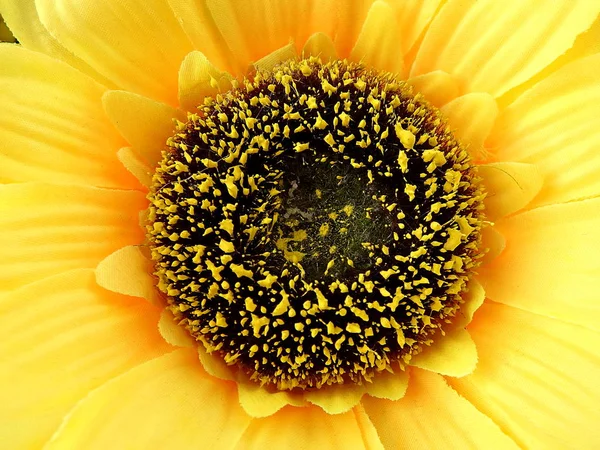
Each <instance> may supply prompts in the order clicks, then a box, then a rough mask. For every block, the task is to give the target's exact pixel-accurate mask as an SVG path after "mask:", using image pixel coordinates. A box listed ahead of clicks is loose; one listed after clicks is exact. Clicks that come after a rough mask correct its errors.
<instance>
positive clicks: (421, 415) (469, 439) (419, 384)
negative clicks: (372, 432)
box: [363, 370, 531, 450]
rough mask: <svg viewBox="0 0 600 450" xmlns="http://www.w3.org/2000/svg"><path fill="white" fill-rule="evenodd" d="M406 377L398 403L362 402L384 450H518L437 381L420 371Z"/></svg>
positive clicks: (493, 425)
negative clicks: (407, 382) (481, 449)
mask: <svg viewBox="0 0 600 450" xmlns="http://www.w3.org/2000/svg"><path fill="white" fill-rule="evenodd" d="M410 375H411V376H410V383H409V386H408V392H407V393H406V397H404V398H403V399H401V400H398V401H395V402H392V401H389V400H379V399H374V398H366V399H365V400H363V404H364V407H365V410H366V411H367V414H368V415H369V417H370V418H371V421H372V422H373V424H374V425H375V428H376V429H377V431H378V432H379V436H380V437H381V440H382V442H383V444H384V446H385V448H386V449H387V448H389V449H406V450H422V449H432V450H436V449H440V450H442V449H467V448H473V449H475V448H485V449H493V450H499V449H515V450H516V449H517V448H518V447H517V445H516V444H515V443H514V442H512V441H511V440H510V439H509V438H508V437H507V436H506V435H505V434H503V433H502V431H501V430H500V428H498V426H497V425H496V424H494V422H492V421H491V420H490V418H489V417H487V416H485V415H484V414H482V413H480V412H479V411H478V410H477V409H476V408H475V407H474V406H473V405H472V404H471V403H469V402H468V401H466V400H465V399H464V398H462V397H461V396H459V395H458V394H457V393H456V392H455V391H454V390H452V388H450V387H449V386H448V385H447V384H446V382H445V381H444V379H443V378H442V377H441V376H439V375H437V374H434V373H430V372H426V371H422V370H413V371H411V374H410ZM527 424H531V422H527Z"/></svg>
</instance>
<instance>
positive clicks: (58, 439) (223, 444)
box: [46, 349, 250, 450]
mask: <svg viewBox="0 0 600 450" xmlns="http://www.w3.org/2000/svg"><path fill="white" fill-rule="evenodd" d="M236 396H237V393H236V391H235V384H233V383H225V382H222V381H220V380H216V379H214V378H212V377H211V376H209V375H207V374H206V373H205V372H204V371H203V370H202V367H200V364H199V363H198V359H197V358H196V355H195V352H194V351H193V350H191V349H181V350H176V351H174V352H172V353H169V354H167V355H164V356H161V357H160V358H156V359H154V360H152V361H149V362H147V363H145V364H142V365H140V366H138V367H136V368H135V369H132V370H130V371H129V372H127V373H125V374H124V375H121V376H120V377H118V378H115V379H114V380H112V381H110V382H108V383H106V384H104V385H103V386H101V387H100V388H98V389H96V390H95V391H93V392H92V393H90V394H89V395H88V396H87V397H86V398H85V399H83V400H82V401H81V402H80V403H79V404H78V405H77V406H76V407H75V408H74V409H73V410H72V411H71V413H70V414H69V415H68V417H67V418H66V419H65V421H64V422H63V425H62V427H61V428H60V429H59V430H58V431H57V433H56V434H55V435H54V437H53V439H52V440H51V441H50V442H49V443H48V445H47V446H46V448H47V449H48V450H55V449H66V448H85V449H89V450H94V449H100V450H105V449H107V448H119V449H129V448H139V449H146V448H173V449H179V448H181V449H185V448H207V447H206V446H207V444H208V445H209V447H210V448H214V449H231V448H233V447H234V445H235V443H236V442H237V441H238V440H239V439H240V436H241V435H242V434H243V433H244V431H245V429H246V427H247V426H248V424H249V422H250V418H249V417H248V416H247V415H246V414H244V412H243V411H242V409H241V408H240V407H239V406H238V405H237V401H236ZM136 430H137V431H139V432H136Z"/></svg>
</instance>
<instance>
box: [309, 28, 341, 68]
mask: <svg viewBox="0 0 600 450" xmlns="http://www.w3.org/2000/svg"><path fill="white" fill-rule="evenodd" d="M302 55H303V57H304V58H308V57H309V56H316V57H318V58H321V61H323V62H327V61H330V60H332V59H336V58H337V52H336V50H335V46H334V45H333V41H332V40H331V38H330V37H329V36H327V35H326V34H324V33H315V34H313V35H312V36H311V37H309V38H308V40H307V41H306V43H305V44H304V47H303V48H302Z"/></svg>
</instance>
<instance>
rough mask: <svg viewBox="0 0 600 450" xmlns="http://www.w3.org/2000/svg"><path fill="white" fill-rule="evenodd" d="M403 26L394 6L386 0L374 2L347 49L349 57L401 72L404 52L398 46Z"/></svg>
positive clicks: (380, 67)
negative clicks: (356, 35) (350, 50)
mask: <svg viewBox="0 0 600 450" xmlns="http://www.w3.org/2000/svg"><path fill="white" fill-rule="evenodd" d="M401 43H402V30H401V28H400V24H399V23H398V21H397V20H396V17H395V14H394V10H393V9H392V8H391V6H390V5H388V4H387V3H386V2H384V1H382V0H379V1H376V2H375V3H373V5H372V6H371V9H369V12H368V14H367V18H366V19H365V22H364V24H363V27H362V29H361V31H360V34H359V35H358V39H357V40H356V44H355V45H354V48H353V49H352V52H351V53H350V60H352V61H356V62H363V63H365V64H367V65H368V66H371V67H375V68H377V69H380V70H386V71H388V72H392V73H396V74H402V73H403V72H404V55H403V54H402V50H401V48H400V46H401Z"/></svg>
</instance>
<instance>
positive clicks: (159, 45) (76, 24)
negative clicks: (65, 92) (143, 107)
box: [36, 0, 193, 105]
mask: <svg viewBox="0 0 600 450" xmlns="http://www.w3.org/2000/svg"><path fill="white" fill-rule="evenodd" d="M36 7H37V11H38V14H39V17H40V19H41V22H42V23H43V24H44V26H45V27H46V29H47V30H48V31H49V32H50V34H51V35H52V36H53V37H54V38H56V39H57V40H58V41H59V42H60V44H62V45H63V46H64V47H65V48H66V49H67V50H68V51H70V52H72V53H73V54H74V55H75V56H77V57H78V58H80V59H81V60H83V61H84V62H85V63H86V64H88V65H89V66H90V67H92V68H93V69H94V70H96V71H97V72H98V73H100V74H101V75H102V76H103V77H105V78H107V79H108V80H110V81H111V83H113V84H114V85H116V86H117V87H118V88H120V89H125V90H129V91H131V92H134V93H137V94H140V95H145V96H147V97H150V98H153V99H156V100H160V101H163V102H165V103H168V104H171V105H176V104H177V70H178V69H179V65H180V64H181V61H182V60H183V58H184V57H185V55H187V54H188V53H189V52H190V51H191V50H192V49H193V48H192V44H191V42H190V41H189V39H188V38H187V36H186V35H185V34H184V32H183V30H182V29H181V27H180V26H179V24H178V23H177V20H176V18H175V16H174V15H173V12H172V11H171V8H170V7H169V4H168V3H167V1H166V0H129V1H127V2H122V1H120V0H105V1H102V2H99V1H95V0H36Z"/></svg>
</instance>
